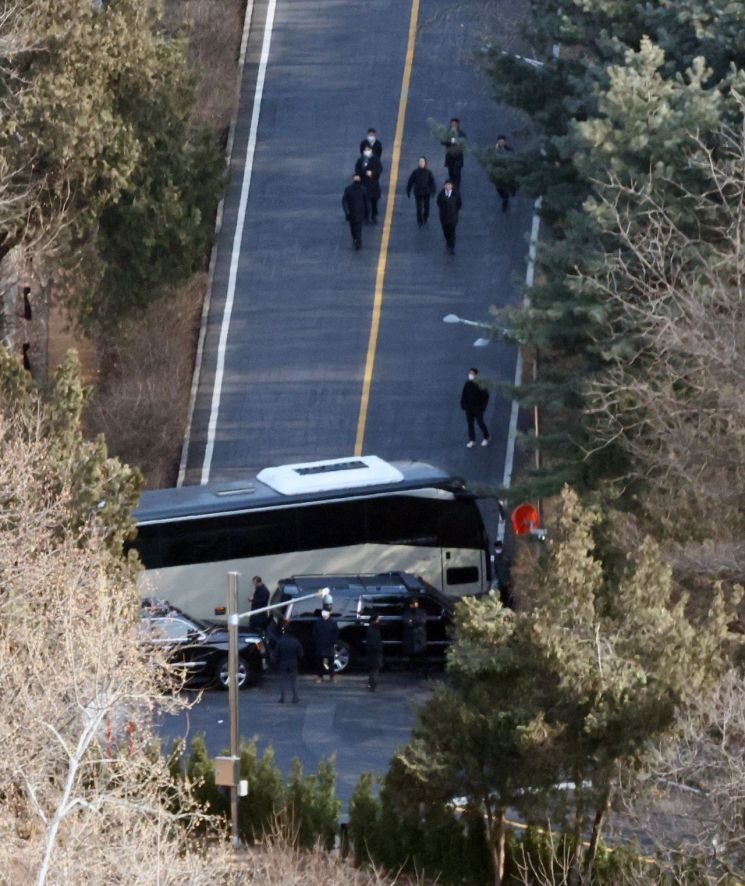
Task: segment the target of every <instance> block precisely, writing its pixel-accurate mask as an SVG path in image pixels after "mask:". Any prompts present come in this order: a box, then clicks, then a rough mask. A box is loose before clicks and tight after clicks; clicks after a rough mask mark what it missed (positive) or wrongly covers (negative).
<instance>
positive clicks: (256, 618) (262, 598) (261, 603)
mask: <svg viewBox="0 0 745 886" xmlns="http://www.w3.org/2000/svg"><path fill="white" fill-rule="evenodd" d="M253 583H254V595H253V597H251V611H252V612H253V610H254V609H263V608H264V607H265V606H268V605H269V588H268V587H267V586H266V585H265V584H264V582H263V580H262V578H261V576H259V575H254V577H253ZM248 623H249V625H250V626H251V627H252V628H256V629H257V630H259V631H263V630H264V629H265V628H266V626H267V625H268V624H269V613H268V612H261V613H259V614H258V615H252V616H251V617H250V618H249V620H248Z"/></svg>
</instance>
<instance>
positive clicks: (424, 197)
mask: <svg viewBox="0 0 745 886" xmlns="http://www.w3.org/2000/svg"><path fill="white" fill-rule="evenodd" d="M412 190H413V191H414V199H415V200H416V223H417V224H418V225H419V227H420V228H421V227H423V226H424V225H426V224H427V220H428V219H429V201H430V198H431V197H432V196H433V195H434V193H435V177H434V176H433V175H432V171H431V170H430V169H428V168H427V158H426V157H420V158H419V163H418V165H417V168H416V169H415V170H414V171H413V172H412V173H411V175H410V176H409V181H408V183H407V185H406V196H407V197H411V192H412Z"/></svg>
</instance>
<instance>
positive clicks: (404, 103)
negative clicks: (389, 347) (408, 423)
mask: <svg viewBox="0 0 745 886" xmlns="http://www.w3.org/2000/svg"><path fill="white" fill-rule="evenodd" d="M419 6H420V0H412V4H411V15H410V18H409V34H408V38H407V42H406V58H405V60H404V71H403V76H402V78H401V93H400V95H399V99H398V115H397V117H396V130H395V134H394V137H393V150H392V151H391V177H390V180H389V182H388V192H387V194H386V206H385V217H384V220H383V236H382V238H381V241H380V251H379V253H378V266H377V270H376V272H375V298H374V300H373V310H372V317H371V318H370V335H369V337H368V341H367V355H366V357H365V369H364V372H363V376H362V394H361V396H360V411H359V414H358V417H357V434H356V436H355V442H354V454H355V455H356V456H360V455H362V448H363V446H364V442H365V431H366V429H367V411H368V407H369V405H370V390H371V388H372V379H373V373H374V371H375V357H376V354H377V350H378V335H379V333H380V318H381V315H382V311H383V287H384V284H385V274H386V269H387V264H388V246H389V244H390V239H391V227H392V225H393V210H394V207H395V204H396V186H397V185H398V167H399V164H400V162H401V147H402V145H403V140H404V129H405V128H406V111H407V108H408V104H409V86H410V84H411V72H412V69H413V66H414V50H415V48H416V32H417V27H418V22H419Z"/></svg>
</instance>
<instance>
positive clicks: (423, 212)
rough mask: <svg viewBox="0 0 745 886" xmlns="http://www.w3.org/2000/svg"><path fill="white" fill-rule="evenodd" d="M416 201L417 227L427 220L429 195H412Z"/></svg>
mask: <svg viewBox="0 0 745 886" xmlns="http://www.w3.org/2000/svg"><path fill="white" fill-rule="evenodd" d="M414 199H415V200H416V220H417V224H418V225H420V226H421V225H423V224H424V223H425V222H426V221H427V219H428V218H429V200H430V195H429V194H423V195H422V196H420V195H419V194H414Z"/></svg>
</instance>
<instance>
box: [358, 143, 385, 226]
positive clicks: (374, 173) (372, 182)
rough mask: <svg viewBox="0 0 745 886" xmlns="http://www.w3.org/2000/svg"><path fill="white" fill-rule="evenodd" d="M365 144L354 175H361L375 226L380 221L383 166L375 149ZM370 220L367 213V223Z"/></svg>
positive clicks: (371, 218) (370, 216) (370, 215)
mask: <svg viewBox="0 0 745 886" xmlns="http://www.w3.org/2000/svg"><path fill="white" fill-rule="evenodd" d="M362 144H363V146H364V147H363V149H362V156H361V157H360V158H359V160H358V161H357V163H356V164H355V167H354V174H355V175H359V177H360V178H361V179H362V184H363V185H364V188H365V193H366V194H367V202H368V204H369V207H370V214H369V218H370V220H371V221H372V223H373V224H375V222H376V221H377V219H378V200H380V176H381V174H382V172H383V164H382V163H381V162H380V160H378V158H377V157H376V156H375V154H374V153H373V149H372V148H371V147H370V145H369V144H365V142H363V143H362ZM367 220H368V214H367V212H366V213H365V221H367Z"/></svg>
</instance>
